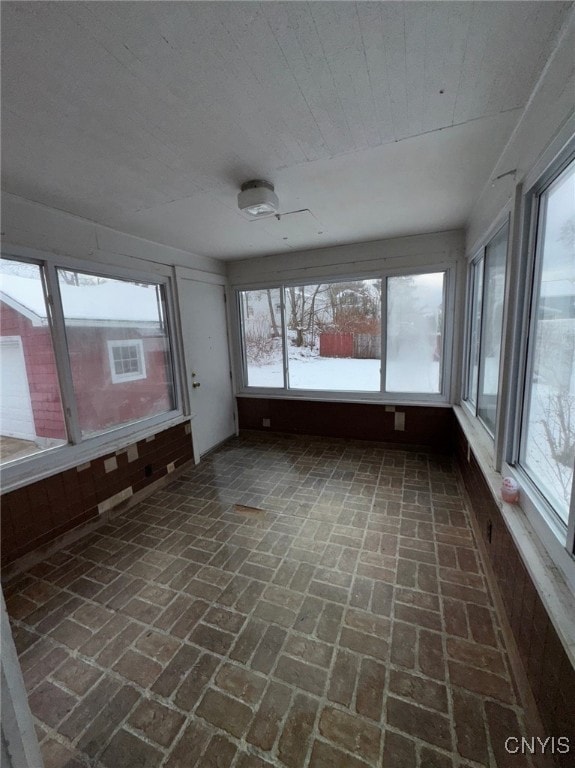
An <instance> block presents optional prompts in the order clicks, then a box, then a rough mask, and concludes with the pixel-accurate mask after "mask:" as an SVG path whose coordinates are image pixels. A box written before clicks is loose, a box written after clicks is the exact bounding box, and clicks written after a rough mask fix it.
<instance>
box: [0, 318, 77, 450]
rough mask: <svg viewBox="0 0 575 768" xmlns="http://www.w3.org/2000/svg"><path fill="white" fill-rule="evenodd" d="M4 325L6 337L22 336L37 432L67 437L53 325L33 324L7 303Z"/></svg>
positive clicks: (53, 436)
mask: <svg viewBox="0 0 575 768" xmlns="http://www.w3.org/2000/svg"><path fill="white" fill-rule="evenodd" d="M0 325H1V328H2V336H20V338H21V339H22V346H23V349H24V360H25V362H26V373H27V375H28V387H29V389H30V398H31V400H32V412H33V414H34V425H35V430H36V435H37V436H38V437H47V438H57V439H60V440H65V439H66V427H65V424H64V416H63V414H62V404H61V402H60V386H59V383H58V376H57V373H56V363H55V360H54V352H53V349H52V339H51V336H50V330H49V328H47V327H46V326H42V327H40V326H33V325H32V323H31V321H30V320H28V319H27V318H26V317H24V316H23V315H21V314H20V313H19V312H17V311H16V310H14V309H12V307H9V306H7V305H6V304H3V303H0Z"/></svg>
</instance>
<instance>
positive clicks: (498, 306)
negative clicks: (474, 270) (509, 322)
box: [477, 226, 508, 433]
mask: <svg viewBox="0 0 575 768" xmlns="http://www.w3.org/2000/svg"><path fill="white" fill-rule="evenodd" d="M507 233H508V227H507V226H505V227H504V228H503V229H502V230H501V231H500V232H498V233H497V235H496V236H495V237H494V238H493V240H492V241H491V242H490V243H489V245H488V246H487V248H486V250H485V276H484V280H485V288H484V296H483V318H482V323H483V325H482V333H481V355H480V382H479V394H478V401H477V415H478V416H479V418H480V419H481V420H482V421H483V422H484V424H485V426H486V427H487V428H488V429H489V431H490V432H491V433H494V432H495V415H496V411H497V393H498V389H499V356H500V352H501V331H502V324H503V299H504V290H505V261H506V257H507Z"/></svg>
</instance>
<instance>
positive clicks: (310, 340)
mask: <svg viewBox="0 0 575 768" xmlns="http://www.w3.org/2000/svg"><path fill="white" fill-rule="evenodd" d="M285 297H286V324H287V345H288V347H287V349H288V372H289V387H290V389H316V390H327V391H338V392H341V391H355V392H379V391H380V388H381V372H380V368H381V362H380V361H381V280H354V281H345V282H339V283H323V284H320V285H302V286H295V287H294V286H289V287H287V288H286V289H285Z"/></svg>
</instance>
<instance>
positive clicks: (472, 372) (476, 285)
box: [467, 259, 483, 405]
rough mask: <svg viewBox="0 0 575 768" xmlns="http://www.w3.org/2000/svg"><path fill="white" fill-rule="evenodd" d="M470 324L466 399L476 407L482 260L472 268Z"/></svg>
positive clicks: (481, 299) (481, 298)
mask: <svg viewBox="0 0 575 768" xmlns="http://www.w3.org/2000/svg"><path fill="white" fill-rule="evenodd" d="M471 269H472V278H471V279H472V289H471V290H472V303H471V324H470V328H469V376H468V382H469V383H468V394H467V399H468V400H469V402H470V403H471V404H472V405H477V385H478V380H479V340H480V338H481V303H482V301H483V259H480V260H479V261H477V262H475V263H474V264H473V265H472V267H471Z"/></svg>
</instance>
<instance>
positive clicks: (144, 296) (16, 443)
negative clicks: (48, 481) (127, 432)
mask: <svg viewBox="0 0 575 768" xmlns="http://www.w3.org/2000/svg"><path fill="white" fill-rule="evenodd" d="M0 269H1V274H0V279H1V310H2V339H1V342H0V350H1V353H2V359H1V363H2V391H1V397H0V406H1V422H0V424H1V426H0V432H1V437H0V445H1V447H2V461H3V462H4V463H7V462H9V461H13V460H16V459H20V458H23V457H24V456H28V455H32V454H37V453H38V452H40V451H43V450H45V449H47V448H53V447H56V446H62V445H65V444H67V443H79V442H81V441H82V440H84V439H86V438H90V437H92V436H95V435H99V434H102V433H105V432H108V431H110V430H115V429H118V428H120V427H122V426H125V425H127V424H131V423H137V422H143V421H145V420H147V419H150V418H152V417H160V416H161V415H162V414H167V413H168V412H170V411H172V410H173V409H174V408H175V390H174V376H173V365H172V358H171V347H170V341H169V336H168V329H167V321H166V304H165V301H166V297H165V295H164V288H165V286H164V285H163V284H161V283H159V282H152V281H149V282H141V281H138V282H136V281H134V280H128V279H120V278H117V277H109V276H105V275H100V274H89V273H87V272H78V271H74V270H70V269H65V268H58V267H57V268H54V267H53V266H51V265H47V264H43V263H27V262H24V261H17V260H12V259H4V258H3V259H2V260H1V261H0Z"/></svg>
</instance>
